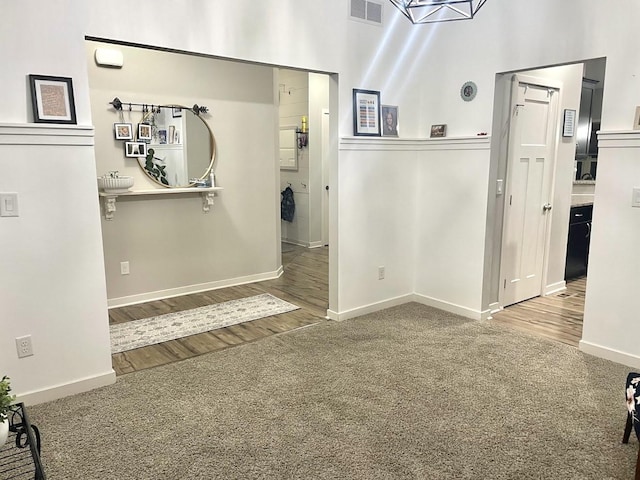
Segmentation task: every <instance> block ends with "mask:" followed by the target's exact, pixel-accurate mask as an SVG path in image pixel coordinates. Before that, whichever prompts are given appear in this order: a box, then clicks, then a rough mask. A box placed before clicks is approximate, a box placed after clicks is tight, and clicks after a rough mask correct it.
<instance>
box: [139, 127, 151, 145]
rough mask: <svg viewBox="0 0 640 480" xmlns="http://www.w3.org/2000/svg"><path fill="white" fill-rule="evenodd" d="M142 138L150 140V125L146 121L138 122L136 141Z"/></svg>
mask: <svg viewBox="0 0 640 480" xmlns="http://www.w3.org/2000/svg"><path fill="white" fill-rule="evenodd" d="M142 140H149V141H151V125H150V124H148V123H139V124H138V141H142Z"/></svg>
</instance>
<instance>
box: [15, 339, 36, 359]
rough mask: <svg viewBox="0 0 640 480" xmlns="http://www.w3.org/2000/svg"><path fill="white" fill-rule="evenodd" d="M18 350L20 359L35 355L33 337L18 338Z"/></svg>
mask: <svg viewBox="0 0 640 480" xmlns="http://www.w3.org/2000/svg"><path fill="white" fill-rule="evenodd" d="M16 350H17V351H18V358H24V357H30V356H31V355H33V344H32V343H31V335H25V336H23V337H16Z"/></svg>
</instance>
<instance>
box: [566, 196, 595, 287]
mask: <svg viewBox="0 0 640 480" xmlns="http://www.w3.org/2000/svg"><path fill="white" fill-rule="evenodd" d="M592 212H593V204H589V205H576V206H575V207H571V215H570V217H569V238H568V240H567V262H566V264H565V269H564V279H565V280H569V279H572V278H576V277H582V276H584V275H586V274H587V261H588V259H589V240H590V237H591V217H592Z"/></svg>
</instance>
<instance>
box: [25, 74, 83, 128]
mask: <svg viewBox="0 0 640 480" xmlns="http://www.w3.org/2000/svg"><path fill="white" fill-rule="evenodd" d="M29 84H30V86H31V106H32V108H33V121H34V122H35V123H70V124H75V123H76V104H75V101H74V99H73V82H72V81H71V78H68V77H52V76H49V75H29Z"/></svg>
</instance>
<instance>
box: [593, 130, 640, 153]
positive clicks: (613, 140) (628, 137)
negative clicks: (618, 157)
mask: <svg viewBox="0 0 640 480" xmlns="http://www.w3.org/2000/svg"><path fill="white" fill-rule="evenodd" d="M601 148H640V130H619V131H609V132H603V131H599V132H598V149H601Z"/></svg>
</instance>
